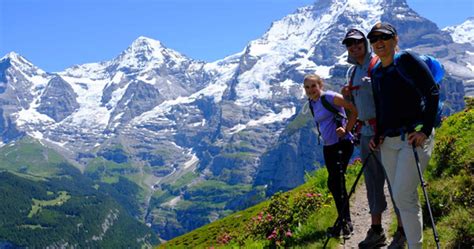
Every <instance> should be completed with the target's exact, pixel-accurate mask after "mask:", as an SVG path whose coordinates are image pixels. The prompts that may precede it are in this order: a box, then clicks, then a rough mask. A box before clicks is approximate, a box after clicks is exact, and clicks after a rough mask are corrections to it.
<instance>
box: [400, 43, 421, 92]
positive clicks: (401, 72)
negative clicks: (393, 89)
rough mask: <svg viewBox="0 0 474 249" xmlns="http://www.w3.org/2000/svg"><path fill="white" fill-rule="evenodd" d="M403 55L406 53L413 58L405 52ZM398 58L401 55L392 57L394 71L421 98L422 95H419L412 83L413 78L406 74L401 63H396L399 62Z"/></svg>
mask: <svg viewBox="0 0 474 249" xmlns="http://www.w3.org/2000/svg"><path fill="white" fill-rule="evenodd" d="M403 53H406V54H408V55H410V56H414V55H413V54H411V53H409V52H406V51H405V52H403ZM400 56H401V53H395V56H394V57H393V65H394V66H395V69H396V70H397V72H398V74H399V75H400V76H401V77H402V78H403V80H405V81H406V82H408V83H409V84H410V85H411V86H412V87H413V88H414V89H415V90H416V92H417V93H418V95H419V96H420V97H423V94H422V93H421V91H420V89H419V88H418V87H417V86H416V84H415V82H414V81H413V78H412V77H410V76H409V75H408V74H407V72H406V70H405V68H404V66H403V63H398V62H399V60H400Z"/></svg>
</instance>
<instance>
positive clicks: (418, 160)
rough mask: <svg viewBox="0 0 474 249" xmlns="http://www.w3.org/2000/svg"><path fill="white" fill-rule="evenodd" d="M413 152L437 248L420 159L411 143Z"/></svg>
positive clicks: (437, 238) (434, 226)
mask: <svg viewBox="0 0 474 249" xmlns="http://www.w3.org/2000/svg"><path fill="white" fill-rule="evenodd" d="M413 154H415V161H416V168H417V169H418V175H419V176H420V182H421V188H422V189H423V194H424V195H425V200H426V206H427V207H428V212H429V213H430V219H431V227H432V228H433V235H434V240H435V242H436V247H437V248H438V249H439V248H440V247H439V237H438V232H437V231H436V225H435V222H434V219H433V212H432V211H431V205H430V200H429V199H428V193H427V192H426V189H425V186H426V184H425V181H424V180H423V173H422V172H421V166H420V159H419V158H418V152H417V151H416V146H415V144H413Z"/></svg>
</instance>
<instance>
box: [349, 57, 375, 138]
mask: <svg viewBox="0 0 474 249" xmlns="http://www.w3.org/2000/svg"><path fill="white" fill-rule="evenodd" d="M371 58H372V54H371V53H370V52H369V53H367V55H366V56H365V59H364V64H362V65H360V64H358V63H357V62H355V60H354V59H353V58H349V59H348V61H349V63H351V64H353V66H352V67H351V68H350V69H349V70H348V71H347V80H348V81H349V80H350V79H351V76H352V72H353V70H355V74H354V77H353V79H352V85H353V86H360V88H359V89H356V90H353V91H352V96H353V98H354V104H355V106H356V108H357V112H358V113H359V117H358V119H359V120H361V121H368V120H369V119H373V118H375V104H374V95H373V92H372V84H371V81H370V78H369V77H368V75H367V74H368V69H369V64H370V59H371ZM361 134H362V135H363V136H373V135H374V134H375V133H374V130H373V129H372V127H371V126H369V125H364V126H363V127H362V129H361Z"/></svg>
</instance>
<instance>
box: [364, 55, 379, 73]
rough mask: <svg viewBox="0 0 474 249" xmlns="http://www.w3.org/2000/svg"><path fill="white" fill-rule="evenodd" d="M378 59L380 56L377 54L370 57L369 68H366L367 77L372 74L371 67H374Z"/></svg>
mask: <svg viewBox="0 0 474 249" xmlns="http://www.w3.org/2000/svg"><path fill="white" fill-rule="evenodd" d="M379 61H380V58H379V57H378V55H374V56H372V58H370V62H369V68H368V69H367V77H369V78H370V76H372V69H374V67H375V65H376V64H377V63H379Z"/></svg>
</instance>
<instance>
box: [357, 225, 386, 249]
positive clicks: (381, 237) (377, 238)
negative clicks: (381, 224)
mask: <svg viewBox="0 0 474 249" xmlns="http://www.w3.org/2000/svg"><path fill="white" fill-rule="evenodd" d="M386 241H387V237H385V233H384V232H383V231H382V232H380V233H378V232H375V231H374V230H373V229H372V228H370V229H369V231H368V232H367V236H366V237H365V239H364V240H363V241H361V242H360V243H359V248H364V249H365V248H377V247H381V246H384V245H386V244H387V242H386Z"/></svg>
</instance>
